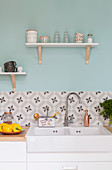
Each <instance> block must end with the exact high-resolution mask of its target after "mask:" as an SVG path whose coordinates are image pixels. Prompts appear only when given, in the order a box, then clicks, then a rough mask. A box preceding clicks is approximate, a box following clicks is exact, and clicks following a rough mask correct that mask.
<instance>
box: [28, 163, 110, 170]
mask: <svg viewBox="0 0 112 170" xmlns="http://www.w3.org/2000/svg"><path fill="white" fill-rule="evenodd" d="M27 167H28V169H27V170H32V169H33V170H37V169H38V170H100V169H101V170H112V162H69V163H65V162H62V163H52V162H51V163H28V166H27Z"/></svg>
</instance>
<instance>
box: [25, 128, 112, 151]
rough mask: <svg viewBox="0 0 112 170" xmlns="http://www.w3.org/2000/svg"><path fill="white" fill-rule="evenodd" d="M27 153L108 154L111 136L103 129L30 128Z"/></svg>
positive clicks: (111, 143)
mask: <svg viewBox="0 0 112 170" xmlns="http://www.w3.org/2000/svg"><path fill="white" fill-rule="evenodd" d="M26 138H27V151H28V152H110V148H112V147H111V145H112V135H111V133H110V132H109V131H108V130H107V129H105V128H104V127H87V128H85V127H56V128H38V127H35V126H32V127H30V129H29V130H28V132H27V134H26Z"/></svg>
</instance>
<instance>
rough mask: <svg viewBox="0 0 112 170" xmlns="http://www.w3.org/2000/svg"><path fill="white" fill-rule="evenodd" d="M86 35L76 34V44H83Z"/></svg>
mask: <svg viewBox="0 0 112 170" xmlns="http://www.w3.org/2000/svg"><path fill="white" fill-rule="evenodd" d="M83 40H84V35H83V34H81V33H75V42H76V43H83Z"/></svg>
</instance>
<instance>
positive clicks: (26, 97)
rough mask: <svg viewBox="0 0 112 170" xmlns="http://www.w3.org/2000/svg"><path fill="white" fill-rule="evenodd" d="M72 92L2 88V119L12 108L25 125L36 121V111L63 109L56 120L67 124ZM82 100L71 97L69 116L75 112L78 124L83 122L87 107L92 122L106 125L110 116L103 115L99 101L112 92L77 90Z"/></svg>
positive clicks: (0, 93) (17, 118)
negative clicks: (67, 104) (22, 90)
mask: <svg viewBox="0 0 112 170" xmlns="http://www.w3.org/2000/svg"><path fill="white" fill-rule="evenodd" d="M68 93H70V92H65V91H63V92H48V91H46V92H31V91H29V92H0V122H2V119H3V113H4V112H5V111H11V112H12V113H13V115H14V118H15V119H16V121H18V122H19V123H20V124H21V125H25V126H28V125H32V124H35V123H36V122H35V120H34V119H33V114H34V113H39V114H40V115H46V113H47V110H48V112H49V115H52V114H54V113H55V112H56V111H59V112H60V114H59V115H58V116H57V117H56V124H63V120H64V114H65V111H66V105H65V101H66V96H67V94H68ZM76 93H77V94H79V95H80V97H81V99H82V103H81V104H79V102H78V99H77V97H76V96H74V95H73V96H70V98H69V116H71V115H73V117H74V124H75V125H83V117H84V111H85V109H87V110H88V113H89V114H90V124H91V125H95V126H100V125H106V124H107V123H108V120H104V118H103V117H102V116H99V112H98V110H99V108H100V106H99V103H100V102H103V101H104V100H107V99H111V98H112V92H100V91H98V92H82V91H81V92H76Z"/></svg>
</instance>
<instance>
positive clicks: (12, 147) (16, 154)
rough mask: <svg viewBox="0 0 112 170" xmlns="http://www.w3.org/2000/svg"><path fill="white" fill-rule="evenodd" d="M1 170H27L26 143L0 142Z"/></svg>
mask: <svg viewBox="0 0 112 170" xmlns="http://www.w3.org/2000/svg"><path fill="white" fill-rule="evenodd" d="M0 169H3V170H7V169H8V170H26V142H23V141H22V142H18V141H0Z"/></svg>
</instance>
